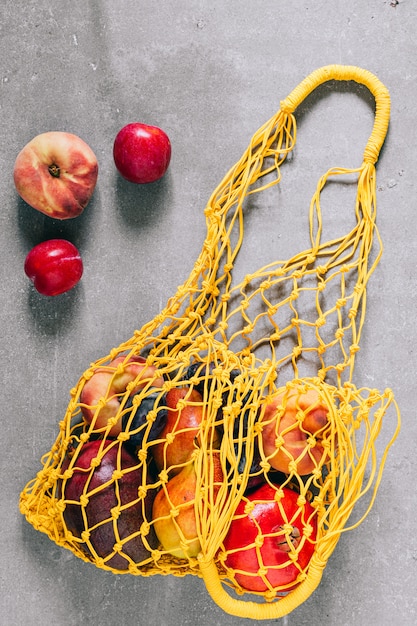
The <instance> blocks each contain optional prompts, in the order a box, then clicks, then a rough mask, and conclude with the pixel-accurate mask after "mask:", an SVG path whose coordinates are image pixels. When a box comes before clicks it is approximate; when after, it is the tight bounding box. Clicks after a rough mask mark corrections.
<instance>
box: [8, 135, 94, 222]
mask: <svg viewBox="0 0 417 626" xmlns="http://www.w3.org/2000/svg"><path fill="white" fill-rule="evenodd" d="M97 175H98V165H97V158H96V155H95V154H94V152H93V151H92V149H91V148H90V146H88V145H87V144H86V143H85V141H83V140H82V139H80V137H77V135H73V134H71V133H66V132H60V131H51V132H47V133H42V134H40V135H37V136H36V137H34V139H32V140H31V141H29V143H28V144H26V146H25V147H24V148H23V149H22V150H21V151H20V153H19V154H18V155H17V158H16V161H15V165H14V172H13V176H14V182H15V185H16V189H17V192H18V194H19V195H20V196H21V197H22V198H23V200H24V201H25V202H27V203H28V204H29V205H30V206H31V207H33V208H34V209H37V210H38V211H40V212H41V213H45V215H48V216H49V217H53V218H55V219H59V220H65V219H69V218H71V217H76V216H77V215H80V213H82V211H83V210H84V208H85V206H86V205H87V203H88V201H89V200H90V198H91V196H92V193H93V191H94V188H95V186H96V182H97Z"/></svg>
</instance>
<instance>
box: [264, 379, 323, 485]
mask: <svg viewBox="0 0 417 626" xmlns="http://www.w3.org/2000/svg"><path fill="white" fill-rule="evenodd" d="M328 412H329V409H328V407H327V406H326V405H325V403H324V402H323V401H322V399H321V398H320V395H319V393H318V392H317V391H316V390H315V389H313V388H309V389H306V388H305V387H303V386H302V385H297V386H295V387H294V388H290V387H289V388H288V389H285V388H284V389H281V390H278V393H277V394H276V395H275V396H274V397H273V399H272V401H270V402H269V403H268V404H267V405H266V407H265V411H264V413H263V416H262V418H261V419H262V446H263V451H264V454H265V456H266V458H267V460H268V462H269V463H270V465H271V466H272V467H273V468H274V469H276V470H278V471H280V472H283V473H284V474H289V473H291V471H292V469H294V468H296V471H297V473H298V474H299V475H300V476H305V475H307V474H311V473H312V472H313V471H314V469H315V468H317V467H320V466H321V465H322V464H323V462H324V461H325V458H326V456H327V452H326V451H325V448H324V447H323V443H322V442H323V439H324V438H325V437H326V436H328V434H329V431H330V422H329V420H328Z"/></svg>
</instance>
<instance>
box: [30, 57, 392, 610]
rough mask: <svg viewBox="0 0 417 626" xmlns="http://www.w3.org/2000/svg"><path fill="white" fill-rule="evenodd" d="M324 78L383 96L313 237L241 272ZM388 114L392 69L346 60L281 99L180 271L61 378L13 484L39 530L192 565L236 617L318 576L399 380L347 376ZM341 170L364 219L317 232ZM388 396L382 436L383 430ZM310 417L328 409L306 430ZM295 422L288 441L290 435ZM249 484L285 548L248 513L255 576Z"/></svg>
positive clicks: (371, 463)
mask: <svg viewBox="0 0 417 626" xmlns="http://www.w3.org/2000/svg"><path fill="white" fill-rule="evenodd" d="M329 80H343V81H355V82H358V83H361V84H363V85H365V86H366V87H367V88H368V89H369V90H370V91H371V93H372V94H373V95H374V97H375V101H376V113H375V123H374V127H373V130H372V133H371V136H370V138H369V141H368V144H367V145H366V148H365V151H364V157H363V163H362V164H361V165H360V166H359V167H358V168H356V169H345V168H332V169H330V170H329V171H328V172H327V173H325V174H324V175H323V176H322V177H321V178H320V180H319V182H318V185H317V190H316V193H315V194H314V196H313V198H312V201H311V205H310V215H309V220H310V241H311V246H310V247H309V248H308V249H307V250H304V251H301V252H299V253H297V254H295V255H294V256H293V257H291V258H290V259H286V260H283V261H275V262H272V263H270V264H268V265H265V266H264V267H261V268H259V269H258V270H256V271H253V272H252V273H251V274H247V275H246V276H245V277H244V278H243V279H242V280H241V281H240V282H239V283H238V284H235V283H234V281H233V269H234V267H235V262H236V259H237V255H238V253H239V250H240V248H241V245H242V242H243V235H244V213H245V207H246V204H247V202H248V198H250V196H252V195H253V194H260V193H262V191H264V190H266V189H269V188H271V187H273V186H274V185H276V184H277V183H279V182H280V180H281V166H282V165H283V163H284V162H285V161H286V159H287V156H288V155H289V154H290V152H291V151H292V150H293V149H294V146H295V141H296V121H295V117H294V111H295V110H296V109H297V107H298V106H299V105H300V103H301V102H302V101H303V100H304V99H305V98H306V97H307V96H308V95H309V94H310V93H311V92H312V91H313V90H314V89H315V88H316V87H317V86H318V85H320V84H322V83H323V82H326V81H329ZM389 113H390V100H389V94H388V91H387V90H386V88H385V87H384V85H382V83H381V82H380V81H379V80H378V79H377V78H376V77H375V76H374V75H372V74H371V73H369V72H368V71H365V70H362V69H360V68H356V67H351V66H328V67H324V68H321V69H319V70H317V71H315V72H313V73H312V74H311V75H310V76H309V77H307V78H306V79H305V80H304V81H303V82H302V83H301V84H300V85H299V86H298V87H297V88H296V89H295V90H294V91H293V92H292V93H291V94H290V95H289V96H288V98H286V99H285V100H283V101H282V103H281V108H280V110H279V111H278V112H277V114H276V115H275V116H273V117H272V118H271V119H270V120H269V121H268V122H266V123H265V124H264V125H263V126H262V127H261V128H260V129H259V130H258V131H257V132H256V133H255V134H254V136H253V137H252V140H251V142H250V144H249V146H248V148H247V150H246V151H245V152H244V154H243V155H242V158H241V159H240V160H239V161H238V162H237V163H236V164H235V165H234V166H233V167H232V168H231V169H230V171H229V172H228V173H227V174H226V176H225V177H224V179H223V180H222V181H221V183H220V184H219V186H218V187H217V189H216V190H215V191H214V193H213V194H212V196H211V198H210V199H209V202H208V204H207V207H206V209H205V215H206V219H207V236H206V239H205V241H204V244H203V247H202V251H201V254H200V256H199V257H198V259H197V261H196V262H195V265H194V267H193V269H192V271H191V273H190V276H189V277H188V279H187V280H186V281H185V283H184V284H183V285H181V286H180V287H179V288H178V290H177V293H176V294H175V295H174V296H173V297H172V298H171V299H170V300H169V301H168V303H167V306H166V307H165V309H164V310H163V311H162V312H161V313H160V314H159V315H157V316H156V317H155V318H154V319H153V320H151V321H150V322H148V323H147V324H145V325H144V326H143V327H142V328H141V329H140V330H138V331H136V332H135V333H134V336H133V337H132V338H131V339H129V340H128V341H126V342H125V343H123V344H121V345H120V346H119V347H118V348H115V349H114V350H112V351H111V353H110V354H109V355H107V356H106V357H103V358H101V359H99V360H98V361H97V362H96V363H94V364H92V365H91V366H90V367H89V368H88V369H87V370H86V372H85V373H84V374H83V375H82V376H81V378H80V380H79V382H78V384H77V385H76V387H75V388H74V389H72V390H71V399H70V402H69V405H68V409H67V412H66V414H65V416H64V419H63V420H62V422H60V431H59V434H58V437H57V439H56V442H55V444H54V445H53V447H52V449H51V450H50V452H49V453H48V454H46V455H45V456H44V458H43V459H42V469H41V470H40V471H39V473H38V475H37V476H36V478H35V479H34V480H32V481H31V482H30V483H28V485H27V486H26V487H25V489H24V490H23V492H22V494H21V503H20V506H21V511H22V513H23V514H24V515H25V516H26V517H27V519H28V521H29V522H30V523H31V524H33V526H34V527H35V528H37V529H38V530H40V531H42V532H45V533H47V534H48V535H49V536H50V537H51V539H52V540H53V541H55V542H56V543H58V544H59V545H62V546H64V547H65V548H68V549H70V550H72V551H73V552H74V553H75V554H76V555H77V556H79V557H80V558H82V559H84V560H86V561H91V562H93V563H94V564H95V565H96V566H97V567H100V568H104V569H110V570H111V571H114V572H126V573H131V574H134V575H151V574H155V573H159V574H174V575H176V576H183V575H185V574H195V575H197V576H200V577H202V578H203V579H204V581H205V584H206V587H207V589H208V591H209V593H210V595H211V596H212V598H213V599H214V601H215V602H216V603H217V604H218V605H219V606H221V607H222V608H223V609H224V610H225V611H227V612H229V613H232V614H234V615H238V616H241V617H250V618H253V619H258V620H259V619H273V618H277V617H281V616H283V615H285V614H287V613H289V612H290V611H291V610H293V609H294V608H295V607H296V606H298V605H299V604H300V603H301V602H303V601H304V600H305V599H306V598H307V597H308V596H309V595H310V594H311V593H312V592H313V591H314V589H315V588H316V587H317V585H318V584H319V582H320V579H321V576H322V572H323V569H324V567H325V565H326V563H327V561H328V559H329V557H330V555H331V553H332V551H333V550H334V548H335V545H336V543H337V541H338V539H339V537H340V534H341V533H342V532H345V531H346V530H349V529H352V528H355V527H356V526H357V525H358V524H359V523H360V521H361V520H362V519H363V518H364V517H365V516H366V514H367V513H368V511H369V510H370V508H371V506H372V504H373V501H374V498H375V495H376V491H377V488H378V486H379V483H380V480H381V476H382V471H383V467H384V463H385V459H386V455H387V453H388V450H389V448H390V446H391V444H392V442H393V441H394V440H395V437H396V435H397V433H398V429H399V422H400V419H399V411H398V407H397V405H396V402H395V400H394V398H393V394H392V392H391V390H389V389H387V390H385V391H384V392H382V393H381V392H379V391H378V390H375V389H367V388H357V387H356V386H355V384H354V377H353V372H354V363H355V358H356V354H357V352H358V350H359V343H360V339H361V335H362V330H363V325H364V319H365V309H366V288H367V283H368V280H369V277H370V276H371V274H372V272H373V271H374V269H375V267H376V265H377V264H378V261H379V259H380V256H381V252H382V244H381V240H380V236H379V233H378V230H377V227H376V223H375V220H376V174H375V163H376V161H377V159H378V155H379V151H380V149H381V146H382V144H383V142H384V139H385V135H386V132H387V128H388V122H389ZM346 175H349V176H352V177H356V184H357V195H356V201H355V206H353V207H352V209H351V211H352V214H353V215H354V216H355V218H356V223H355V225H354V227H353V228H352V229H351V230H350V232H348V233H347V234H346V235H344V236H339V237H337V238H335V239H333V240H330V241H323V240H322V236H323V221H324V220H323V215H322V212H321V206H320V195H321V191H322V189H323V187H324V186H325V185H326V183H327V181H328V180H329V179H334V180H338V178H339V179H340V178H341V177H346ZM375 240H376V242H377V244H378V245H377V246H376V250H375V249H374V242H375ZM371 252H372V254H373V256H371ZM172 398H175V401H174V400H173V399H172ZM144 407H147V408H146V411H145V409H144ZM390 407H393V409H394V411H393V412H394V421H393V422H392V424H388V429H390V430H391V434H390V435H389V436H388V439H387V436H386V435H385V439H384V441H385V443H384V444H379V443H378V437H379V435H380V431H381V429H382V427H383V425H385V423H386V422H385V421H384V422H383V418H384V416H385V414H386V412H387V410H388V409H389V408H390ZM141 412H142V413H141ZM167 412H168V416H169V417H168V420H170V419H171V420H172V419H174V422H172V421H171V426H170V428H168V426H164V425H165V421H164V420H166V419H167ZM140 415H142V418H139V416H140ZM185 416H191V417H193V419H194V418H195V419H196V416H197V417H198V418H199V421H198V424H197V425H196V424H195V423H194V424H192V425H191V421H190V419H191V418H189V423H186V421H184V420H185ZM320 416H321V418H323V416H325V424H324V425H322V426H320V428H319V427H317V430H312V429H311V428H310V429H309V428H308V427H307V423H308V420H309V419H310V421H311V418H313V421H314V419H317V420H318V419H319V418H320ZM172 423H174V426H173V425H172ZM158 424H162V426H158ZM158 428H159V430H158ZM161 428H162V430H161ZM300 434H301V435H302V437H303V441H304V444H303V447H302V448H300V447H299V448H297V451H296V452H295V451H294V448H291V445H290V442H291V441H292V438H293V437H294V435H296V436H297V437H298V436H299V435H300ZM179 441H180V442H181V445H179V446H178V445H177V446H176V447H175V442H177V444H178V442H179ZM187 442H188V443H187ZM190 442H191V443H190ZM187 445H188V446H189V447H190V449H189V454H188V456H187V455H186V456H184V455H182V456H181V454H182V453H184V451H186V449H187ZM174 449H175V450H176V453H175V454H173V453H172V451H173V450H174ZM87 450H93V452H92V453H90V452H89V453H88V454H87V453H86V451H87ZM180 453H181V454H180ZM129 455H130V456H129ZM132 455H133V456H132ZM109 459H111V463H110V462H109ZM129 459H130V460H129ZM132 459H133V460H132ZM108 467H110V469H106V468H108ZM99 471H100V472H101V474H100V476H101V482H100V481H98V478H97V477H98V475H99ZM106 472H107V473H106ZM178 477H179V478H178ZM184 477H186V478H184ZM132 484H133V489H130V486H131V485H132ZM185 486H187V489H185ZM259 486H262V489H266V490H269V492H270V493H271V494H273V495H272V496H271V497H270V499H269V500H267V499H266V497H264V500H262V503H263V504H268V505H270V504H271V502H272V505H273V506H275V507H276V509H275V511H276V513H275V514H276V515H278V516H279V517H280V520H281V522H280V525H279V529H278V530H277V531H274V532H273V533H272V538H274V537H275V536H276V537H277V539H276V540H277V541H278V538H280V539H279V541H280V542H281V543H282V542H284V543H285V545H286V551H287V553H288V554H287V556H285V557H284V560H283V561H282V562H281V563H280V564H279V565H278V564H275V565H271V564H270V563H269V562H268V558H269V556H268V554H267V553H266V552H265V550H263V548H262V546H263V545H264V543H265V545H266V544H267V543H268V541H270V540H271V536H270V535H268V534H265V533H264V532H261V530H260V528H258V534H257V536H256V538H254V540H253V543H252V544H250V546H249V548H248V550H249V551H250V554H252V555H256V558H257V559H258V560H257V563H258V565H257V567H255V571H252V572H250V573H249V574H248V572H247V571H246V570H245V569H244V568H243V569H242V565H240V566H237V565H233V563H235V562H236V561H234V560H233V559H234V557H235V556H236V553H237V554H238V556H239V550H236V549H233V547H232V548H231V547H230V545H231V543H230V537H231V536H232V529H233V527H234V525H235V524H238V523H239V522H241V521H242V520H247V519H252V518H251V515H253V513H252V511H253V510H254V506H255V504H256V502H254V501H253V497H252V496H251V494H252V493H260V492H258V491H257V488H258V487H259ZM76 487H77V489H78V492H77V489H76ZM129 489H130V490H129ZM251 489H252V491H251ZM288 492H290V494H289V495H290V496H291V494H292V496H291V497H293V496H294V497H295V499H296V505H294V507H295V508H293V510H292V512H290V511H289V509H288V502H289V500H288V497H289V496H288ZM294 494H296V495H294ZM365 496H367V498H366V500H365V502H366V504H365V507H364V508H365V510H364V511H363V510H362V512H361V514H360V515H359V517H358V518H357V519H355V518H354V516H352V513H353V511H354V508H355V506H356V504H357V503H358V501H359V500H360V499H361V498H362V497H365ZM94 503H95V504H94ZM97 503H99V504H100V506H98V504H97ZM242 507H243V509H242ZM242 511H243V513H242ZM132 520H133V521H132ZM297 520H298V521H297ZM300 520H303V521H302V524H301V526H300ZM193 524H194V527H193ZM257 524H258V526H259V522H257ZM297 524H298V526H297ZM296 526H297V532H298V535H296V536H295V537H296V539H295V540H293V535H292V534H291V533H292V532H293V531H294V529H295V527H296ZM126 528H128V530H126ZM190 528H191V530H192V528H194V531H193V532H191V531H190ZM274 533H275V534H274ZM300 533H301V534H300ZM109 538H110V539H109ZM290 538H291V539H290ZM103 545H106V549H104V548H103ZM307 551H309V553H310V558H309V559H308V560H307V562H304V561H303V558H304V557H303V553H304V552H307ZM248 554H249V552H248ZM285 567H286V568H289V569H291V568H292V570H293V571H294V572H295V573H296V578H293V579H292V582H291V584H290V583H285V582H280V583H277V582H276V581H277V580H281V578H280V576H281V574H282V571H283V568H285ZM274 581H275V582H274ZM255 583H256V584H255ZM253 585H255V587H253ZM251 593H253V594H255V595H257V596H261V597H262V598H263V602H259V601H256V602H255V601H252V600H251V599H250V597H251ZM242 594H243V597H242ZM247 594H248V595H249V599H247V597H246V595H247ZM258 600H259V598H258Z"/></svg>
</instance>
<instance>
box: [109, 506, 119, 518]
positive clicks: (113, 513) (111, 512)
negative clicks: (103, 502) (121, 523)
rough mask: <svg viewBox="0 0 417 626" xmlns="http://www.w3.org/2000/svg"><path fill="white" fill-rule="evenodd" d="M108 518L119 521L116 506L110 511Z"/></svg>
mask: <svg viewBox="0 0 417 626" xmlns="http://www.w3.org/2000/svg"><path fill="white" fill-rule="evenodd" d="M110 517H111V518H112V519H114V520H117V519H119V517H120V508H119V507H118V506H115V507H113V508H112V509H110Z"/></svg>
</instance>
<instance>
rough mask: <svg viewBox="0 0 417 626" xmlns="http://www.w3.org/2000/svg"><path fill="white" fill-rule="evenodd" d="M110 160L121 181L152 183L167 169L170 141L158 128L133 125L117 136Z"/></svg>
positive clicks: (122, 130)
mask: <svg viewBox="0 0 417 626" xmlns="http://www.w3.org/2000/svg"><path fill="white" fill-rule="evenodd" d="M113 157H114V162H115V165H116V168H117V169H118V171H119V173H120V174H121V175H122V176H123V178H126V180H128V181H130V182H131V183H142V184H143V183H152V182H154V181H156V180H158V179H159V178H162V176H163V175H164V174H165V172H166V171H167V169H168V165H169V162H170V160H171V142H170V140H169V138H168V135H167V134H166V133H165V132H164V131H163V130H162V129H161V128H158V127H157V126H149V125H148V124H141V123H139V122H133V123H131V124H127V125H126V126H124V127H123V128H122V129H121V130H120V131H119V132H118V133H117V135H116V138H115V140H114V145H113Z"/></svg>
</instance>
